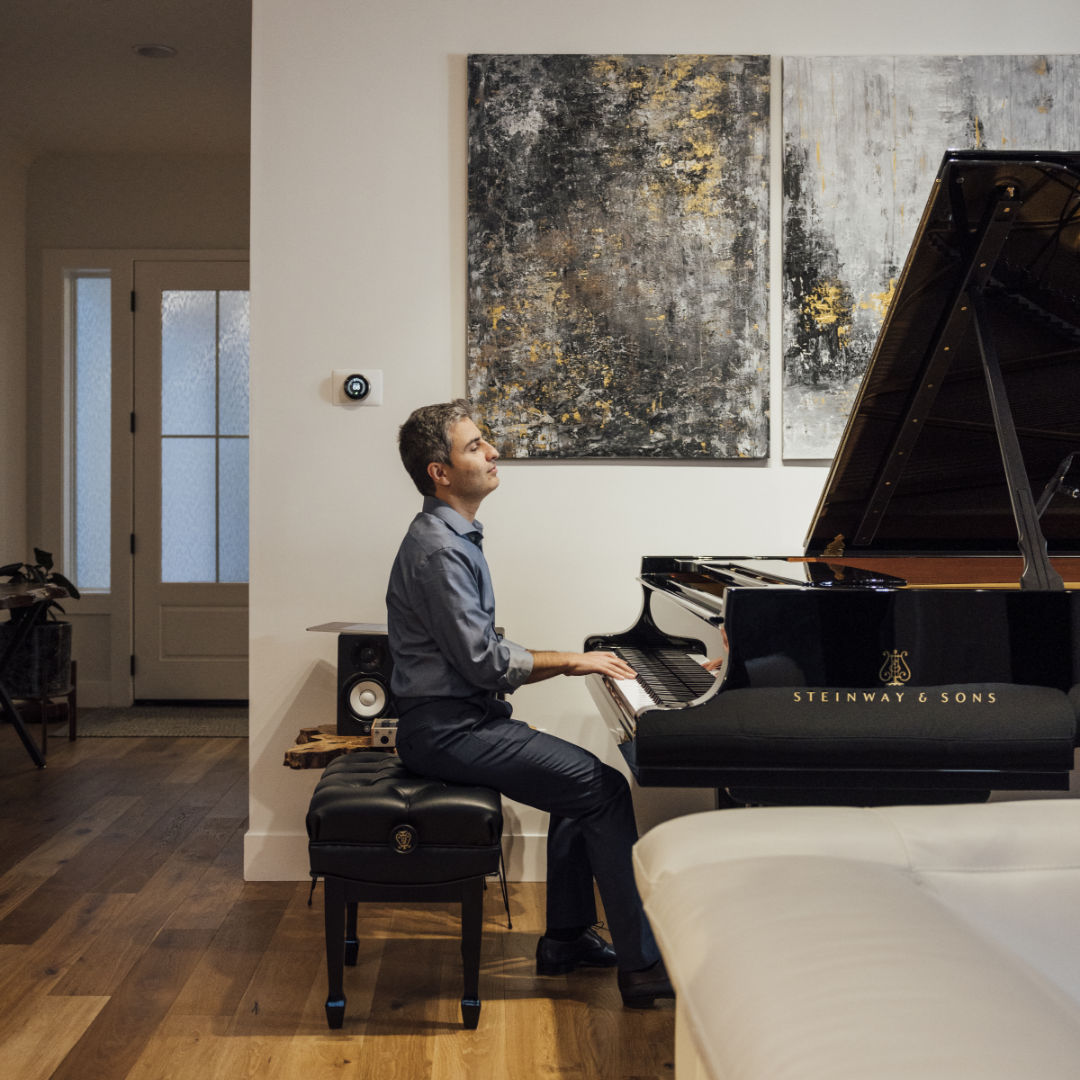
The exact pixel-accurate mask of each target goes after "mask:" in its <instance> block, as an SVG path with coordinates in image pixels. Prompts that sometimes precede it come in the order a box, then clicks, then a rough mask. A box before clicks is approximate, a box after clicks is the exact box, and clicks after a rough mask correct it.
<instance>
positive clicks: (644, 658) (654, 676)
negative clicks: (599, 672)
mask: <svg viewBox="0 0 1080 1080" xmlns="http://www.w3.org/2000/svg"><path fill="white" fill-rule="evenodd" d="M607 651H608V652H613V653H614V654H615V655H616V656H618V657H620V658H621V659H623V660H625V661H626V662H627V663H628V664H629V665H630V666H631V667H632V668H633V669H634V671H636V672H637V678H636V679H610V680H608V682H609V685H610V686H611V687H612V688H613V689H614V690H615V692H616V694H617V695H618V696H619V697H620V698H621V699H622V700H623V702H624V704H625V705H626V707H627V708H628V709H629V710H630V712H631V714H636V713H637V711H638V710H639V709H645V708H653V707H655V706H657V705H659V706H660V708H671V706H673V705H678V704H680V703H681V702H684V701H693V700H694V699H695V698H699V697H701V695H702V694H705V693H707V692H708V691H709V690H710V689H711V688H712V686H713V684H714V683H715V681H716V676H715V675H713V673H712V672H711V671H706V670H705V669H704V668H703V667H702V666H701V665H702V664H703V663H705V657H704V656H698V655H696V654H689V653H684V652H680V651H679V650H678V649H650V650H649V651H647V652H646V651H644V650H642V649H630V648H625V647H620V648H614V649H609V650H607Z"/></svg>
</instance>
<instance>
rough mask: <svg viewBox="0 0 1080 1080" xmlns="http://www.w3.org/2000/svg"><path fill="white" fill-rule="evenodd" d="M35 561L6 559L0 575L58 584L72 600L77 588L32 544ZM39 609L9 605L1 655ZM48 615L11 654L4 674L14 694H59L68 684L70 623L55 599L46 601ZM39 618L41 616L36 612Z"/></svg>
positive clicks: (2, 630) (37, 696) (2, 626)
mask: <svg viewBox="0 0 1080 1080" xmlns="http://www.w3.org/2000/svg"><path fill="white" fill-rule="evenodd" d="M34 558H35V559H36V560H37V561H36V562H34V563H9V564H8V565H7V566H0V577H4V576H6V577H7V579H8V581H9V582H12V583H18V582H30V583H33V584H37V585H60V586H62V587H63V588H65V589H67V591H68V593H69V594H70V596H71V597H72V599H74V600H78V599H79V590H78V589H76V588H75V586H74V585H73V584H72V583H71V582H70V581H68V579H67V578H66V577H64V575H63V574H60V573H58V572H57V571H55V570H53V560H52V555H51V554H50V553H49V552H47V551H42V550H41V549H40V548H34ZM37 610H38V609H37V608H36V607H25V608H12V609H11V618H10V620H9V621H8V622H4V623H0V655H2V654H3V653H4V651H5V650H6V649H7V647H8V644H9V643H10V642H11V641H12V639H13V638H14V637H15V636H16V634H18V632H19V630H20V624H21V623H22V622H23V620H24V619H28V618H30V617H31V615H32V614H34V613H35V612H36V611H37ZM46 611H47V615H46V618H45V619H43V620H42V621H41V622H40V623H38V625H37V626H35V627H34V629H33V630H32V631H31V632H30V636H29V637H28V638H27V639H26V640H25V641H24V642H23V643H22V646H21V647H20V649H19V651H18V652H17V653H16V654H15V656H14V657H12V660H11V665H10V667H9V668H8V670H7V673H6V675H5V677H4V682H5V683H6V684H7V688H8V692H9V693H10V694H11V696H12V697H13V698H23V699H33V700H38V701H40V700H41V699H43V698H49V697H59V696H61V695H62V694H65V693H67V691H68V689H69V688H70V686H71V623H69V622H61V621H60V620H59V619H57V617H56V612H57V611H59V612H60V613H61V614H66V612H64V609H63V608H62V607H61V606H60V604H59V603H58V602H57V601H56V600H49V601H47V605H46ZM38 617H39V618H40V616H38Z"/></svg>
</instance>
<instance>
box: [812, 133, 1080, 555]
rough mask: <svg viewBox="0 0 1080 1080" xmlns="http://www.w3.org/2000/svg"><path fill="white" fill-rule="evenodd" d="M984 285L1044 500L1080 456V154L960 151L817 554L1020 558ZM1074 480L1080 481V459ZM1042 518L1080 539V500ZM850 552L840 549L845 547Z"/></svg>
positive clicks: (822, 511)
mask: <svg viewBox="0 0 1080 1080" xmlns="http://www.w3.org/2000/svg"><path fill="white" fill-rule="evenodd" d="M973 288H974V290H975V291H977V292H978V293H979V295H981V297H982V300H983V307H984V310H985V313H986V315H985V318H986V322H985V323H984V325H988V326H989V328H990V330H991V332H992V335H991V336H992V339H993V342H994V343H995V345H996V349H997V354H998V357H999V359H1000V369H1001V375H1002V379H1003V383H1004V389H1005V394H1006V396H1007V398H1008V402H1009V405H1010V407H1011V411H1012V417H1013V422H1014V424H1015V427H1016V433H1017V438H1018V443H1019V448H1020V452H1021V454H1022V458H1023V465H1022V469H1023V470H1024V471H1026V472H1027V475H1028V478H1029V482H1030V486H1031V490H1032V493H1033V498H1034V499H1035V500H1038V499H1039V498H1040V495H1041V494H1042V493H1043V491H1044V488H1045V486H1046V485H1047V482H1048V481H1050V480H1051V478H1052V477H1053V476H1054V475H1055V470H1057V468H1058V466H1059V464H1060V463H1061V462H1062V460H1063V459H1064V458H1065V457H1066V456H1067V455H1068V454H1070V453H1072V452H1074V451H1076V452H1078V453H1080V151H1077V152H1075V153H1050V152H1046V153H1043V152H1024V151H998V152H992V151H991V152H986V151H977V150H970V151H960V150H950V151H949V152H948V153H946V155H945V157H944V159H943V161H942V164H941V168H940V170H939V171H938V175H937V178H936V179H935V181H934V187H933V190H932V192H931V194H930V199H929V201H928V202H927V204H926V210H925V211H924V213H923V217H922V221H921V223H920V225H919V230H918V232H917V234H916V237H915V242H914V243H913V244H912V247H911V251H910V252H909V253H908V258H907V263H906V265H905V266H904V271H903V274H902V275H901V278H900V283H899V285H898V287H897V291H896V295H895V298H894V300H893V303H892V306H891V307H890V309H889V312H888V315H887V317H886V319H885V323H884V325H883V326H882V329H881V333H880V335H879V336H878V340H877V345H876V346H875V349H874V354H873V357H872V359H871V362H870V366H869V368H868V369H867V372H866V376H865V378H864V379H863V382H862V386H861V388H860V391H859V396H858V399H857V401H856V404H855V407H854V408H853V409H852V413H851V416H850V418H849V420H848V424H847V428H846V429H845V432H844V437H843V439H842V441H841V443H840V449H839V451H838V453H837V455H836V458H835V460H834V461H833V466H832V470H831V471H830V473H829V479H828V482H827V484H826V486H825V491H824V493H823V494H822V497H821V500H820V502H819V503H818V508H817V511H816V512H815V515H814V521H813V524H812V526H811V529H810V533H809V535H808V536H807V539H806V554H807V555H821V554H823V553H824V551H825V549H826V547H828V546H829V545H830V544H833V543H834V541H835V539H836V538H837V537H838V536H842V537H843V540H842V543H843V545H844V547H845V548H846V550H847V554H848V555H849V556H854V555H857V554H866V555H875V554H884V553H885V552H889V553H892V554H912V555H916V554H930V553H932V552H936V553H943V554H951V553H958V552H961V551H964V552H973V553H974V552H998V553H1008V554H1012V555H1015V554H1017V525H1016V521H1015V519H1014V514H1013V509H1012V507H1011V504H1010V498H1009V487H1008V484H1007V483H1006V475H1005V470H1004V466H1003V464H1002V451H1001V449H1000V446H999V441H998V436H997V428H996V426H995V419H994V414H993V412H992V409H991V397H990V393H989V391H988V388H987V379H986V376H985V374H984V370H983V362H982V358H981V354H980V349H979V342H978V335H977V333H976V326H975V325H974V320H973V318H972V313H971V311H970V310H969V308H970V306H971V301H970V299H969V297H970V296H971V295H972V289H973ZM1065 485H1067V486H1069V487H1072V486H1074V485H1075V486H1078V487H1080V459H1078V461H1077V463H1076V468H1075V469H1074V472H1073V474H1072V475H1070V476H1069V477H1068V478H1067V479H1066V481H1065ZM1068 495H1069V493H1068V492H1066V493H1058V494H1056V495H1055V496H1054V498H1053V499H1052V501H1051V502H1050V503H1049V506H1048V507H1047V509H1046V510H1045V512H1044V513H1043V516H1042V519H1041V524H1042V529H1043V533H1044V534H1045V536H1046V539H1047V542H1048V546H1049V549H1050V552H1051V553H1061V554H1065V553H1075V552H1077V551H1080V499H1076V498H1070V497H1068ZM833 550H834V551H835V550H836V549H835V547H834V549H833Z"/></svg>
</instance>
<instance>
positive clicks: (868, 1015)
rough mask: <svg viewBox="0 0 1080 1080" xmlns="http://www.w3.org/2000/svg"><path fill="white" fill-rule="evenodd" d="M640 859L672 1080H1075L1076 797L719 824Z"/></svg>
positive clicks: (728, 815)
mask: <svg viewBox="0 0 1080 1080" xmlns="http://www.w3.org/2000/svg"><path fill="white" fill-rule="evenodd" d="M634 860H635V866H636V872H637V877H638V885H639V887H640V889H641V894H642V897H643V899H644V901H645V909H646V911H647V912H648V914H649V918H650V920H651V921H652V925H653V927H654V929H655V931H656V935H657V939H658V941H659V943H660V948H661V950H662V951H663V954H664V958H665V960H666V962H667V966H668V970H669V973H670V975H671V978H672V981H673V983H674V985H675V989H676V993H677V1006H676V1059H675V1068H676V1077H677V1080H705V1078H706V1077H708V1078H710V1080H1051V1078H1052V1080H1059V1078H1060V1080H1077V1078H1080V801H1074V800H1060V799H1047V800H1040V801H1023V802H1005V803H989V804H979V805H964V806H900V807H886V808H878V809H865V810H864V809H855V808H841V807H835V808H834V807H806V808H790V807H766V808H760V809H745V810H722V811H718V812H712V813H704V814H695V815H691V816H689V817H683V818H676V819H674V820H672V821H668V822H666V823H664V824H663V825H660V826H658V827H657V828H655V829H653V830H652V831H651V832H649V833H648V834H647V835H646V836H645V837H643V838H642V840H641V841H639V843H638V844H637V846H636V848H635V849H634Z"/></svg>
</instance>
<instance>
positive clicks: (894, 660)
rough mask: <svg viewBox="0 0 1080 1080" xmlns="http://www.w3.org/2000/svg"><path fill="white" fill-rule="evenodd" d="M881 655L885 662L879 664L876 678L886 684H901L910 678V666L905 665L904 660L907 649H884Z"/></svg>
mask: <svg viewBox="0 0 1080 1080" xmlns="http://www.w3.org/2000/svg"><path fill="white" fill-rule="evenodd" d="M881 655H882V656H884V657H885V663H884V664H882V665H881V670H880V671H879V672H878V678H879V679H880V680H881V681H882V682H883V683H885V685H886V686H903V685H904V683H906V682H907V681H908V679H910V678H911V668H909V667H908V666H907V662H906V661H905V660H904V657H905V656H907V651H906V650H905V651H904V652H900V651H899V650H897V649H892V650H888V649H886V651H885V652H883V653H882V654H881Z"/></svg>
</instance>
